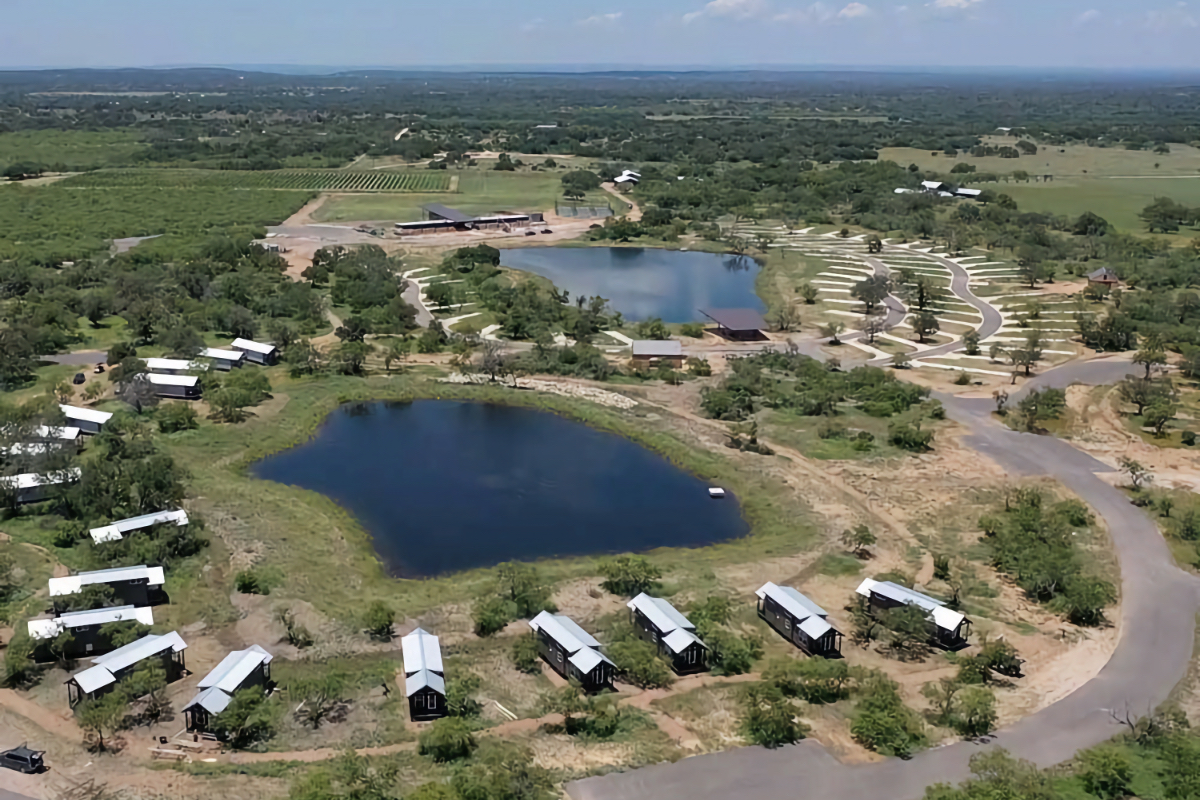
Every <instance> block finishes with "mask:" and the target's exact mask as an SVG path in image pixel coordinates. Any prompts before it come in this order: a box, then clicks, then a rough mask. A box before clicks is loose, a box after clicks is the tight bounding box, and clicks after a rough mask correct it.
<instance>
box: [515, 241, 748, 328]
mask: <svg viewBox="0 0 1200 800" xmlns="http://www.w3.org/2000/svg"><path fill="white" fill-rule="evenodd" d="M500 263H501V264H502V265H504V266H506V267H510V268H512V269H519V270H524V271H526V272H533V273H535V274H537V275H541V276H543V277H546V278H549V279H550V280H551V281H553V283H554V285H555V286H557V287H558V288H559V289H561V290H563V291H566V292H570V294H571V297H572V299H574V298H575V297H578V296H579V295H581V294H582V295H585V296H588V297H591V296H594V295H600V296H601V297H605V298H607V299H608V300H609V301H610V302H609V305H611V306H612V308H613V310H614V311H620V312H621V313H622V314H624V315H625V318H626V319H629V320H643V319H650V318H651V317H659V318H660V319H662V320H663V322H694V321H697V320H702V319H703V315H701V314H700V312H699V310H698V309H701V308H753V309H754V310H756V311H758V312H760V313H761V312H764V311H765V310H766V307H765V306H764V305H763V301H762V300H761V299H760V298H759V296H758V295H757V294H755V292H754V281H755V279H756V278H757V277H758V273H759V270H760V269H761V267H759V265H758V262H756V261H755V260H754V259H752V258H747V257H738V256H730V255H721V254H717V253H694V252H689V251H683V250H656V249H649V248H640V247H534V248H525V249H516V250H501V251H500Z"/></svg>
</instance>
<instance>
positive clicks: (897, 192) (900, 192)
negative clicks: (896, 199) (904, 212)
mask: <svg viewBox="0 0 1200 800" xmlns="http://www.w3.org/2000/svg"><path fill="white" fill-rule="evenodd" d="M896 194H916V192H915V191H914V190H912V189H904V188H901V189H897V190H896Z"/></svg>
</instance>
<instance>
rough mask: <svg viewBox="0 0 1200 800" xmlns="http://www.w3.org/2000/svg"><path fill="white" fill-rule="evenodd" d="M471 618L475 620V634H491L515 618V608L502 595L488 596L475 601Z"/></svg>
mask: <svg viewBox="0 0 1200 800" xmlns="http://www.w3.org/2000/svg"><path fill="white" fill-rule="evenodd" d="M471 618H472V619H473V620H474V622H475V635H476V636H491V635H492V634H494V633H498V632H500V631H501V630H503V629H504V626H505V625H507V624H508V623H510V622H512V621H513V620H514V619H516V618H517V617H516V608H515V606H514V604H513V603H512V602H511V601H509V600H506V599H504V598H503V597H488V598H485V599H483V600H478V601H476V603H475V608H474V609H473V610H472V611H471Z"/></svg>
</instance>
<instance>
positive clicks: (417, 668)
mask: <svg viewBox="0 0 1200 800" xmlns="http://www.w3.org/2000/svg"><path fill="white" fill-rule="evenodd" d="M400 650H401V654H402V655H403V657H404V694H405V696H406V697H408V716H409V718H410V719H412V720H413V721H414V722H416V721H420V720H429V719H437V718H439V717H444V716H446V714H447V713H449V712H448V710H447V708H446V673H445V670H444V668H443V667H442V645H441V642H439V641H438V637H436V636H434V635H433V634H431V633H429V632H428V631H426V630H423V629H421V628H417V629H416V630H415V631H413V632H412V633H410V634H408V635H407V636H405V637H403V638H402V639H401V640H400Z"/></svg>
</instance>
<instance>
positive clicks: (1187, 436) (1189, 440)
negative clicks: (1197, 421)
mask: <svg viewBox="0 0 1200 800" xmlns="http://www.w3.org/2000/svg"><path fill="white" fill-rule="evenodd" d="M1180 441H1182V442H1183V444H1184V446H1185V447H1194V446H1195V444H1196V432H1195V431H1184V432H1183V433H1182V434H1181V435H1180Z"/></svg>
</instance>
